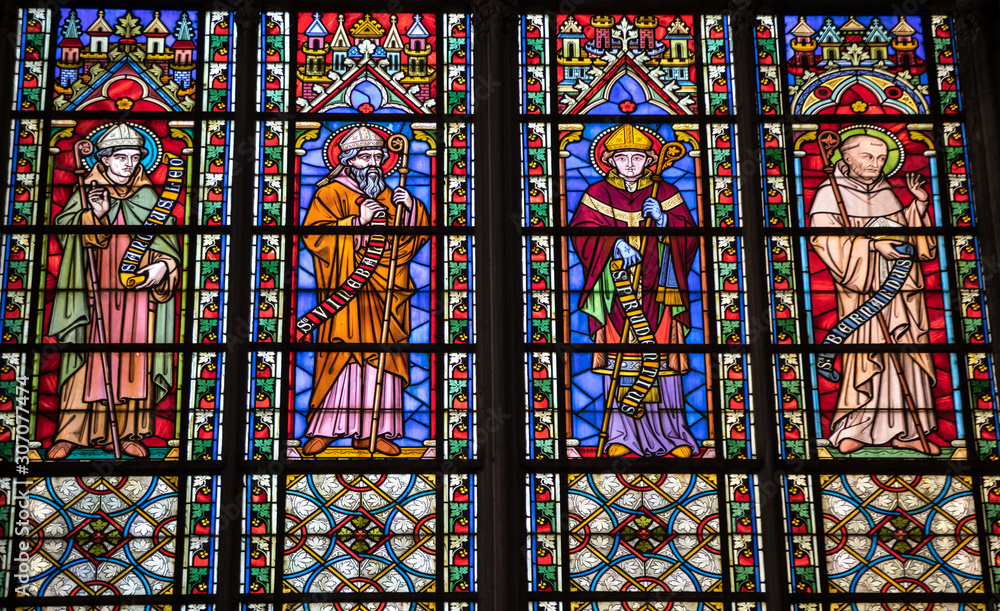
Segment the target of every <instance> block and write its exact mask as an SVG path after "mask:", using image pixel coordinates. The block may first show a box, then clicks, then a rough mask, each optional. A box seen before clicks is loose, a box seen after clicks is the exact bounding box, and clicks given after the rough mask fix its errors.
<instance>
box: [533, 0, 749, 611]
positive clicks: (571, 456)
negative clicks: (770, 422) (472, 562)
mask: <svg viewBox="0 0 1000 611" xmlns="http://www.w3.org/2000/svg"><path fill="white" fill-rule="evenodd" d="M519 33H520V35H521V75H520V77H521V85H522V98H521V113H522V115H521V119H522V123H521V133H520V144H521V149H522V156H521V168H520V169H521V177H520V178H521V196H522V227H523V228H522V238H521V247H522V267H521V273H522V290H523V295H524V327H523V329H524V341H525V344H526V348H527V350H526V353H525V358H524V374H525V377H526V380H527V385H526V389H525V390H526V392H525V400H526V406H527V412H526V424H527V453H528V456H529V457H530V458H532V459H534V460H533V462H532V463H529V468H528V469H527V471H528V473H527V479H526V489H527V491H528V495H529V502H528V508H527V510H528V514H527V522H526V526H527V533H528V538H527V546H528V551H529V558H530V560H529V567H528V582H529V588H528V589H529V598H530V600H532V601H533V602H532V603H531V604H532V605H533V606H534V607H535V608H537V609H553V610H554V609H556V608H563V607H564V606H565V607H566V608H568V609H588V610H589V609H644V610H645V609H660V608H667V606H672V607H674V608H676V607H680V608H687V607H690V608H692V609H694V608H708V607H711V608H714V607H715V606H718V607H719V608H721V607H722V606H724V605H723V603H722V602H708V601H716V600H722V597H726V600H736V599H738V598H739V597H741V596H742V597H746V598H747V599H748V600H752V597H754V596H757V595H758V593H759V592H760V591H762V590H763V589H764V585H763V584H764V581H763V568H762V564H761V555H760V554H761V539H760V535H759V533H760V526H759V524H758V518H757V510H758V509H757V505H756V498H757V490H758V486H757V482H756V478H755V477H753V476H750V475H749V474H740V473H738V471H740V470H741V469H740V468H739V467H737V466H735V465H734V468H733V469H732V470H731V473H730V474H723V473H717V472H715V471H716V468H717V465H719V464H722V463H723V461H728V460H745V459H749V458H752V457H753V456H754V455H755V451H756V444H755V442H754V433H753V429H752V418H751V410H750V405H751V403H750V402H749V397H750V388H749V379H750V377H749V365H750V358H749V356H748V355H747V354H745V350H744V349H743V348H742V345H743V344H745V343H746V341H747V328H746V327H747V320H748V317H747V315H746V305H747V304H746V290H747V285H746V272H745V262H744V257H743V249H744V238H743V231H744V230H743V224H744V222H743V212H742V210H741V205H742V199H741V197H740V189H739V180H740V170H739V167H740V166H739V163H738V154H737V149H738V147H739V138H738V134H737V129H736V125H734V124H731V123H726V122H719V121H717V120H716V119H717V118H718V116H719V115H728V114H730V113H732V112H733V111H734V96H733V55H732V39H731V37H730V31H729V20H728V18H727V17H724V16H719V15H704V16H701V15H653V16H650V15H555V14H553V15H523V16H522V17H521V21H520V31H519ZM553 81H554V82H556V83H558V84H557V85H556V86H555V87H551V86H547V83H550V82H553ZM553 90H554V91H553ZM551 109H558V113H559V115H560V116H559V117H557V118H556V119H554V120H549V121H541V120H539V119H540V117H536V116H534V115H543V114H545V113H546V110H549V112H552V110H551ZM584 114H586V115H593V116H591V117H587V120H586V121H584V120H579V121H576V122H569V121H567V120H566V117H567V115H584ZM639 115H658V117H657V119H660V120H659V121H655V122H653V121H642V119H643V118H645V117H639ZM670 115H675V116H678V118H677V119H675V120H669V121H668V120H664V118H666V117H669V116H670ZM661 117H663V118H661ZM577 118H578V119H582V117H577ZM644 350H645V351H646V352H644ZM686 460H696V461H698V463H703V464H704V466H701V467H694V466H693V464H695V463H692V462H684V461H686ZM539 461H541V462H539ZM567 461H572V462H567ZM668 461H669V462H670V463H671V464H670V465H669V466H670V470H669V471H666V469H667V466H668V464H667V463H668ZM675 465H676V468H675ZM658 469H662V470H658ZM696 593H699V594H696ZM665 599H666V600H669V601H670V602H669V603H663V602H662V601H664V600H665ZM694 601H697V602H694ZM664 605H666V606H664Z"/></svg>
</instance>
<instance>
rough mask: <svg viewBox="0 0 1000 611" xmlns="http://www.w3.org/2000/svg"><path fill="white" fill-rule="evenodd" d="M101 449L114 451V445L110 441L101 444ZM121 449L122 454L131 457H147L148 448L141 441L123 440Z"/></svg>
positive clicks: (109, 451) (111, 452)
mask: <svg viewBox="0 0 1000 611" xmlns="http://www.w3.org/2000/svg"><path fill="white" fill-rule="evenodd" d="M101 449H102V450H104V451H105V452H107V453H108V454H114V453H115V446H113V445H112V444H110V443H109V444H107V445H105V446H101ZM121 451H122V454H123V455H125V456H131V457H132V458H149V448H147V447H146V445H145V444H143V443H142V442H141V441H123V442H121Z"/></svg>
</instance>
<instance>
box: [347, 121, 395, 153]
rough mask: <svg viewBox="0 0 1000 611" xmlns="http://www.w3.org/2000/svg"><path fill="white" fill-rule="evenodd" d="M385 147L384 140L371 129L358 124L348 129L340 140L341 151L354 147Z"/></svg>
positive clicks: (350, 149)
mask: <svg viewBox="0 0 1000 611" xmlns="http://www.w3.org/2000/svg"><path fill="white" fill-rule="evenodd" d="M378 148H385V140H383V139H382V137H381V136H379V135H378V134H376V133H375V132H374V131H373V130H371V129H369V128H368V127H365V126H364V125H359V126H358V127H355V128H354V129H353V130H351V131H349V132H348V133H347V135H346V136H344V137H343V139H342V140H341V141H340V150H341V151H352V150H354V149H378Z"/></svg>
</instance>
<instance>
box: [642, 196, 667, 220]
mask: <svg viewBox="0 0 1000 611" xmlns="http://www.w3.org/2000/svg"><path fill="white" fill-rule="evenodd" d="M642 215H643V216H645V217H647V218H651V219H653V220H654V221H656V226H657V227H665V226H666V224H667V215H666V214H663V210H662V209H661V208H660V202H659V201H657V200H655V199H653V198H652V197H647V198H646V201H644V202H642Z"/></svg>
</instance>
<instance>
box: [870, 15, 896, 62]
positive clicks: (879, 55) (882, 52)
mask: <svg viewBox="0 0 1000 611" xmlns="http://www.w3.org/2000/svg"><path fill="white" fill-rule="evenodd" d="M890 42H892V35H891V34H889V30H887V29H885V26H884V25H882V22H881V21H880V20H879V18H878V17H872V22H871V23H870V24H869V25H868V31H866V32H865V37H864V43H865V46H867V47H868V55H869V56H870V57H871V58H872V59H873V60H875V61H879V60H881V61H885V60H887V59H889V43H890Z"/></svg>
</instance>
